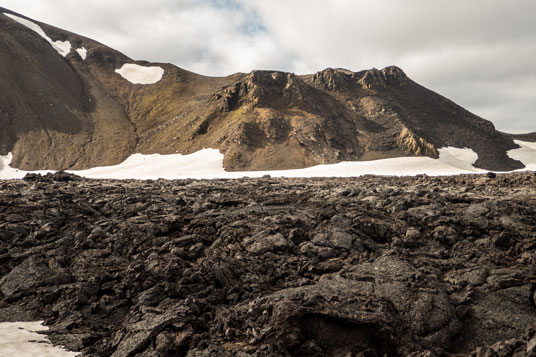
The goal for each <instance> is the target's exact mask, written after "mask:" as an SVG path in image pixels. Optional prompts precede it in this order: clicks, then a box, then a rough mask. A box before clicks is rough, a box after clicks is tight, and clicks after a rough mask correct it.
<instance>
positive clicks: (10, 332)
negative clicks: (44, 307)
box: [0, 321, 79, 357]
mask: <svg viewBox="0 0 536 357" xmlns="http://www.w3.org/2000/svg"><path fill="white" fill-rule="evenodd" d="M41 323H42V321H35V322H2V323H0V356H13V357H15V356H16V357H35V356H40V357H71V356H78V355H79V353H77V352H69V351H66V350H64V349H62V348H60V347H55V346H53V345H52V344H51V343H50V341H49V340H48V339H47V338H46V336H45V335H43V334H39V333H37V331H46V330H47V329H48V327H46V326H43V325H41Z"/></svg>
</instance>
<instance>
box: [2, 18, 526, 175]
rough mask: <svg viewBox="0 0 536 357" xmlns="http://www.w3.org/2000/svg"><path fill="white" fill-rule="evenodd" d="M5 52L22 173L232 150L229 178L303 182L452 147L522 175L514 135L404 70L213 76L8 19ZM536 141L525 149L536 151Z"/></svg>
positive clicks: (12, 134) (11, 141) (11, 132)
mask: <svg viewBox="0 0 536 357" xmlns="http://www.w3.org/2000/svg"><path fill="white" fill-rule="evenodd" d="M14 15H15V16H14ZM29 21H31V22H29ZM36 25H37V26H38V27H37V28H36ZM28 26H30V27H28ZM39 29H41V30H42V31H43V33H40V32H39ZM36 31H37V32H36ZM0 39H1V41H0V70H1V72H2V76H1V77H0V91H1V92H2V94H3V95H2V96H0V123H1V125H2V128H3V130H2V131H0V154H3V155H5V154H7V153H8V152H12V153H13V156H14V158H13V162H12V165H13V166H15V167H19V168H21V169H25V170H31V169H84V168H89V167H93V166H103V165H112V164H117V163H119V162H121V161H123V160H124V159H126V158H127V157H128V156H130V155H131V154H133V153H135V152H139V153H144V154H151V153H160V154H170V153H183V154H187V153H192V152H195V151H198V150H201V149H203V148H216V149H219V150H220V151H221V152H222V153H223V154H224V155H225V158H224V166H225V168H226V169H227V170H261V169H263V170H266V169H290V168H302V167H307V166H312V165H316V164H325V163H335V162H339V161H355V160H370V159H378V158H388V157H398V156H420V155H426V156H430V157H437V155H438V151H437V149H438V148H441V147H445V146H454V147H459V148H464V147H467V148H471V149H473V150H474V151H475V152H476V153H477V154H478V156H479V159H478V161H477V162H476V165H475V166H477V167H479V168H483V169H488V170H512V169H518V168H523V164H522V163H520V162H519V161H515V160H512V159H510V158H509V157H508V156H507V155H506V152H507V151H508V150H511V149H514V148H517V145H516V144H515V143H514V142H513V140H512V139H513V138H514V136H511V135H509V134H504V133H500V132H498V131H496V130H495V128H494V126H493V124H492V123H491V122H489V121H487V120H485V119H482V118H480V117H478V116H476V115H474V114H472V113H470V112H468V111H467V110H465V109H464V108H462V107H460V106H458V105H456V104H455V103H453V102H452V101H450V100H448V99H446V98H444V97H442V96H440V95H438V94H436V93H434V92H432V91H430V90H428V89H426V88H424V87H422V86H420V85H419V84H417V83H415V82H413V81H412V80H411V79H409V78H408V77H407V76H406V75H405V73H404V72H403V71H402V70H401V69H399V68H397V67H395V66H392V67H387V68H384V69H382V70H377V69H371V70H366V71H360V72H351V71H348V70H345V69H331V68H329V69H325V70H323V71H320V72H317V73H315V74H312V75H303V76H298V75H295V74H292V73H284V72H276V71H253V72H251V73H248V74H243V73H237V74H234V75H231V76H228V77H222V78H216V77H206V76H202V75H198V74H195V73H192V72H188V71H185V70H183V69H181V68H178V67H176V66H174V65H171V64H162V63H148V62H143V61H134V60H132V59H130V58H128V57H127V56H125V55H123V54H121V53H119V52H118V51H115V50H113V49H111V48H109V47H107V46H105V45H103V44H101V43H98V42H96V41H94V40H91V39H88V38H85V37H82V36H79V35H76V34H73V33H70V32H68V31H64V30H62V29H58V28H55V27H52V26H49V25H46V24H43V23H40V22H37V21H34V20H31V19H28V18H25V17H24V16H22V15H18V14H15V13H13V12H11V11H9V10H6V9H3V8H0ZM58 41H59V42H58ZM66 41H67V42H66ZM125 64H130V65H132V64H133V65H134V66H130V67H128V66H125V67H124V65H125ZM141 83H145V84H141ZM530 135H531V136H525V137H523V138H524V139H523V140H535V141H536V134H534V133H533V134H530ZM516 137H520V136H516Z"/></svg>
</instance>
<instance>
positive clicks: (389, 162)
mask: <svg viewBox="0 0 536 357" xmlns="http://www.w3.org/2000/svg"><path fill="white" fill-rule="evenodd" d="M518 144H520V143H519V142H518ZM523 145H525V144H523ZM535 146H536V144H534V143H527V147H528V149H526V150H529V149H530V150H532V151H523V152H522V155H523V158H522V161H523V160H525V161H523V162H525V164H527V163H531V162H532V165H536V147H535ZM516 150H521V149H516ZM438 151H439V159H432V158H429V157H399V158H393V159H383V160H374V161H346V162H340V163H338V164H331V165H317V166H313V167H309V168H305V169H296V170H273V171H242V172H228V171H225V170H224V168H223V154H221V153H220V152H219V151H218V150H216V149H204V150H200V151H197V152H195V153H193V154H190V155H181V154H171V155H160V154H152V155H142V154H133V155H131V156H130V157H129V158H127V159H126V160H125V161H123V162H122V163H120V164H118V165H113V166H103V167H94V168H91V169H88V170H80V171H75V170H73V171H69V172H71V173H73V174H76V175H79V176H83V177H88V178H102V179H139V180H148V179H152V180H156V179H159V178H163V179H168V180H173V179H186V178H193V179H216V178H241V177H261V176H263V175H270V176H272V177H355V176H362V175H384V176H415V175H419V174H426V175H429V176H447V175H459V174H471V173H473V174H474V173H485V172H487V171H486V170H482V169H478V168H475V167H474V166H473V164H474V163H475V162H476V161H477V160H478V154H477V153H475V152H474V151H473V150H472V149H467V148H465V149H459V148H454V147H445V148H441V149H439V150H438ZM509 155H514V156H515V155H516V151H515V150H512V151H510V152H509ZM511 157H512V156H511ZM11 159H12V156H11V153H10V154H8V155H7V156H0V179H16V178H22V177H24V175H25V174H27V173H28V172H26V171H22V170H17V169H14V168H12V167H10V166H9V164H10V163H11ZM531 160H532V161H531ZM535 168H536V167H535V166H533V168H532V169H535ZM529 169H530V168H529ZM48 172H51V171H35V173H40V174H46V173H48Z"/></svg>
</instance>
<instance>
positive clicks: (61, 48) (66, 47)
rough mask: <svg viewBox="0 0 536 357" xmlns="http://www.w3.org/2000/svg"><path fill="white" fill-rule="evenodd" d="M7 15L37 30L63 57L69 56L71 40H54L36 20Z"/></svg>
mask: <svg viewBox="0 0 536 357" xmlns="http://www.w3.org/2000/svg"><path fill="white" fill-rule="evenodd" d="M4 15H6V16H7V17H10V18H11V19H13V20H15V21H17V22H18V23H20V24H22V25H24V26H26V27H27V28H29V29H30V30H32V31H34V32H37V34H38V35H39V36H41V37H43V38H44V39H45V40H47V42H48V43H50V45H51V46H52V47H53V48H54V49H55V50H56V51H58V53H59V54H60V55H62V56H63V57H65V56H67V55H68V54H69V52H71V43H70V42H69V41H52V39H51V38H50V37H48V35H47V34H46V33H45V31H43V29H42V28H41V26H39V25H38V24H36V23H35V22H32V21H30V20H26V19H23V18H22V17H19V16H16V15H13V14H6V13H4Z"/></svg>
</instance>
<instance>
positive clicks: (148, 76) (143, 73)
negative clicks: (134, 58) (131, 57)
mask: <svg viewBox="0 0 536 357" xmlns="http://www.w3.org/2000/svg"><path fill="white" fill-rule="evenodd" d="M115 72H116V73H119V74H120V75H121V77H123V78H124V79H126V80H127V81H129V82H130V83H134V84H154V83H156V82H158V81H159V80H161V79H162V76H163V75H164V69H163V68H162V67H158V66H152V67H144V66H140V65H137V64H133V63H126V64H124V65H123V67H121V68H119V69H116V70H115Z"/></svg>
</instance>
